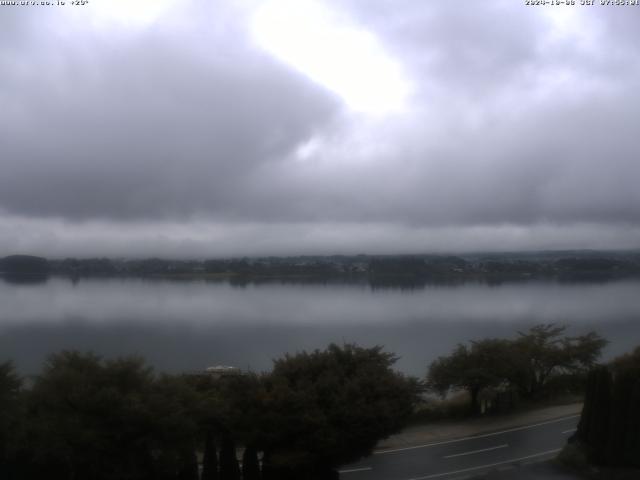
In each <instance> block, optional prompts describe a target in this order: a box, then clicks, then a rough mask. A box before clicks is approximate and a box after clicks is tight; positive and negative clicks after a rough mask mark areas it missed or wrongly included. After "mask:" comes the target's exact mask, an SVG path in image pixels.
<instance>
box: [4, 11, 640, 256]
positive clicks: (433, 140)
mask: <svg viewBox="0 0 640 480" xmlns="http://www.w3.org/2000/svg"><path fill="white" fill-rule="evenodd" d="M325 3H326V4H327V5H329V6H332V7H333V8H336V9H339V10H341V11H342V12H343V14H344V15H345V16H346V17H348V18H349V19H350V21H351V22H353V23H354V24H355V25H357V26H359V27H361V28H364V29H367V30H368V31H370V32H371V33H373V34H374V35H376V36H377V38H378V40H379V42H380V44H381V45H382V46H383V47H384V49H385V50H386V51H387V52H388V53H389V54H390V55H391V56H392V57H393V58H394V59H395V60H396V61H397V62H398V64H399V65H400V66H401V69H402V71H403V72H404V74H405V76H406V78H407V81H408V82H409V83H410V84H411V86H412V94H411V97H410V98H409V102H408V106H407V110H406V112H404V113H402V114H393V115H390V116H386V117H368V116H366V115H359V114H354V113H352V112H349V111H348V110H347V109H346V107H345V106H344V105H343V104H341V102H340V100H339V98H338V97H337V96H334V95H333V94H331V93H330V92H329V91H327V90H325V89H324V88H323V87H322V86H320V85H317V84H314V83H313V82H312V81H310V80H309V79H307V78H306V77H305V76H304V75H303V74H301V73H298V72H296V71H295V70H294V69H292V68H290V67H288V66H286V65H284V64H282V63H280V62H278V61H276V60H275V59H273V58H271V57H270V56H269V55H268V54H267V53H266V52H264V51H262V50H260V49H259V47H258V46H256V45H255V44H254V43H253V41H252V39H251V36H250V33H249V32H248V30H247V28H248V27H247V25H248V24H249V21H248V17H247V16H245V13H246V12H245V13H239V12H240V10H235V9H233V8H231V7H228V8H221V7H220V6H218V5H217V4H214V5H213V6H211V7H210V9H209V10H206V11H203V10H195V9H194V10H192V11H189V10H188V8H186V7H185V8H186V9H185V10H183V11H182V12H181V13H180V15H178V16H177V17H179V19H178V20H179V21H178V20H176V21H172V18H171V16H169V17H168V18H166V19H164V20H163V21H161V22H158V23H157V24H155V25H152V26H150V27H147V28H145V29H142V30H139V31H135V32H133V33H132V32H130V31H125V30H124V29H117V28H113V29H105V30H101V31H98V32H94V31H93V30H92V29H90V28H84V27H82V26H78V25H76V24H71V23H70V24H69V25H68V26H65V25H66V24H62V23H60V22H62V19H61V18H58V17H56V14H55V13H50V12H48V13H46V14H38V15H35V14H30V15H26V14H25V13H24V11H22V12H21V14H20V15H18V14H16V13H15V11H11V12H9V16H4V12H3V17H2V18H4V20H5V21H6V19H7V18H11V21H10V22H3V23H7V28H2V29H0V35H1V37H0V38H1V39H2V45H1V46H0V69H1V70H2V72H3V75H2V77H1V78H0V118H2V120H3V128H2V130H0V145H2V151H1V155H2V156H1V158H0V166H1V167H2V170H3V174H2V175H0V211H4V212H5V213H4V216H2V215H0V220H2V222H0V231H2V232H4V234H5V235H9V232H14V235H13V236H12V237H11V238H13V240H11V241H9V240H6V238H9V237H5V241H4V243H1V244H0V248H5V249H9V248H15V245H26V246H37V245H42V244H46V245H49V246H50V248H51V249H53V250H54V251H58V252H63V251H66V250H65V248H67V247H65V245H70V244H71V243H70V242H71V240H70V238H69V235H67V234H64V233H62V232H65V231H73V232H75V234H76V236H78V237H82V238H85V239H91V240H92V241H94V242H98V243H99V241H98V240H97V239H99V238H105V239H106V238H109V239H110V240H109V241H107V240H105V241H104V242H103V244H102V247H104V246H105V245H107V244H109V242H111V243H110V244H109V245H111V247H110V249H111V251H112V252H115V253H120V252H126V247H125V246H124V245H125V244H126V245H129V244H135V243H136V242H138V243H140V244H141V245H149V244H154V245H156V249H155V251H157V252H162V253H168V252H170V251H181V249H182V250H184V249H187V250H189V249H191V250H192V251H193V250H194V249H195V250H197V251H198V252H202V253H206V252H207V248H206V247H205V246H203V245H206V244H207V239H208V238H215V239H217V242H218V243H217V245H218V247H216V248H218V250H216V251H221V252H224V253H238V252H240V251H242V250H243V249H244V250H245V251H246V250H251V249H253V248H254V246H255V243H254V242H256V241H257V240H256V239H257V238H259V239H260V240H259V241H258V242H263V243H259V245H258V247H260V248H262V250H263V251H268V252H279V251H281V250H283V251H285V252H286V251H287V248H290V249H295V248H297V247H300V248H301V249H302V250H305V249H306V250H309V251H320V250H327V249H328V250H331V249H337V250H340V249H341V246H342V248H343V249H346V250H349V249H353V250H354V251H357V249H358V245H364V246H366V245H369V247H368V248H370V249H374V250H378V251H380V250H385V248H386V249H387V250H388V249H391V250H393V249H406V250H412V249H414V250H415V249H420V248H421V246H426V247H428V248H434V249H438V248H441V247H446V246H448V245H451V244H452V243H451V242H452V239H455V238H457V237H459V236H460V234H462V233H464V232H466V233H469V232H476V234H477V233H478V231H481V232H482V233H481V234H480V235H476V237H475V238H476V240H477V243H476V244H474V239H473V238H472V239H467V240H466V241H465V242H462V243H459V244H458V245H457V248H461V249H462V248H474V247H477V246H479V245H480V246H482V247H484V248H486V247H487V246H488V245H492V244H495V245H500V246H502V247H503V248H506V247H509V246H514V247H524V248H526V247H527V245H529V246H531V247H534V248H537V247H549V248H555V247H557V246H564V247H567V248H570V247H572V246H581V247H590V246H598V247H606V246H625V247H629V246H634V245H637V241H638V239H639V238H640V237H639V236H638V228H639V227H640V193H638V192H639V191H640V189H638V188H637V185H636V183H637V179H638V178H640V162H638V160H637V159H638V158H639V154H640V144H639V143H638V142H637V135H638V131H637V128H638V127H637V121H638V112H640V93H639V92H638V90H637V85H638V84H640V55H639V54H640V47H638V42H637V40H638V39H640V33H639V30H638V29H637V22H638V20H639V18H638V16H639V15H640V10H638V9H634V8H604V7H594V8H591V9H588V8H580V7H576V8H575V9H573V10H571V12H570V13H571V15H564V16H563V15H556V12H555V11H553V10H552V9H553V7H549V8H547V9H546V10H545V9H544V8H538V9H532V8H526V7H525V6H524V5H521V4H519V3H514V2H511V1H501V0H494V1H486V2H481V3H477V4H476V3H474V4H473V5H471V4H470V3H469V4H464V5H461V4H459V3H456V2H444V1H442V2H415V1H413V0H394V1H388V0H366V1H365V0H345V1H340V2H337V1H336V2H325ZM193 5H195V4H193ZM567 8H569V7H567ZM243 12H244V11H243ZM0 22H2V20H0ZM61 25H62V28H61ZM2 26H3V27H5V25H4V24H3V25H2ZM77 221H83V222H89V223H84V224H83V223H74V222H77ZM123 221H125V222H127V223H126V225H128V226H127V227H126V228H127V229H130V230H131V231H135V232H137V234H135V235H134V234H131V236H127V237H123V236H122V234H121V233H120V237H118V238H119V239H120V240H116V237H117V235H115V233H113V232H118V231H119V229H121V228H122V226H123V225H125V224H123V223H122V222H123ZM69 222H71V223H69ZM118 222H120V223H118ZM133 222H135V223H136V225H137V226H136V227H135V228H133V227H132V225H133ZM158 222H160V223H158ZM162 222H166V223H164V224H163V223H162ZM181 222H182V223H181ZM18 225H19V228H18V227H17V226H18ZM37 225H40V227H38V226H37ZM39 228H40V229H41V230H42V231H44V230H47V229H49V230H48V233H46V234H45V233H43V232H42V231H39V230H38V229H39ZM456 228H457V229H458V230H455V229H456ZM336 229H341V230H342V231H343V232H344V233H343V234H341V235H338V234H337V233H336V234H328V233H327V231H328V230H330V231H335V230H336ZM474 229H480V230H474ZM178 231H180V232H181V233H180V234H178V233H176V232H178ZM15 232H21V233H20V234H18V233H15ZM83 232H84V233H83ZM203 232H206V234H205V233H203ZM220 232H227V233H225V234H222V233H220ZM48 235H51V236H50V237H49V236H48ZM136 235H137V236H136ZM292 235H293V236H294V237H295V238H296V239H297V241H298V242H299V243H298V244H297V245H296V244H295V242H294V244H291V243H290V242H289V241H288V240H286V241H285V240H284V239H285V238H288V237H289V236H292ZM373 237H375V238H376V240H371V239H372V238H373ZM408 237H411V238H412V240H407V238H408ZM43 238H48V239H49V241H48V242H47V241H45V240H43ZM158 238H159V239H160V240H158ZM399 238H402V239H403V240H402V241H399V240H398V239H399ZM163 239H164V240H166V242H165V243H163ZM499 239H506V240H505V241H504V242H503V243H500V242H499V241H498V242H497V243H496V240H499ZM554 239H555V241H554ZM589 239H592V240H593V241H591V243H590V240H589ZM156 240H157V242H156ZM114 242H115V243H114ZM154 242H156V243H154ZM527 242H529V243H527ZM121 243H122V245H121ZM114 245H116V246H114ZM275 245H278V247H275ZM385 245H386V247H385ZM12 246H13V247H12ZM75 246H76V247H77V246H78V245H77V244H75ZM33 248H35V247H33ZM131 248H133V249H135V248H134V247H131ZM172 249H173V250H172ZM363 249H364V248H363ZM142 251H144V248H142Z"/></svg>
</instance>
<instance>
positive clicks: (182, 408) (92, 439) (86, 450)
mask: <svg viewBox="0 0 640 480" xmlns="http://www.w3.org/2000/svg"><path fill="white" fill-rule="evenodd" d="M193 395H194V393H193V391H192V390H191V389H190V388H189V387H188V386H187V385H186V384H185V383H184V382H183V381H182V379H180V378H178V377H170V376H163V377H159V378H157V377H155V376H154V375H153V373H152V371H151V369H150V368H149V367H148V366H147V365H145V363H144V361H143V360H142V359H140V358H136V357H130V358H121V359H116V360H113V361H105V360H103V359H101V358H100V357H98V356H96V355H93V354H90V353H79V352H62V353H60V354H57V355H53V356H51V357H50V358H49V360H48V361H47V363H46V364H45V367H44V369H43V372H42V373H41V375H39V376H38V377H36V379H35V381H34V385H33V388H32V389H31V391H30V392H29V394H28V409H29V411H28V419H29V422H28V427H27V428H28V431H29V439H30V441H29V444H28V445H26V448H25V451H26V452H27V453H28V454H29V455H30V457H29V462H28V466H27V467H25V472H24V473H23V477H22V478H38V477H42V478H45V477H46V478H52V479H58V478H60V479H65V480H66V479H69V478H91V479H94V480H102V479H104V480H107V479H109V480H110V479H114V478H123V479H124V478H126V479H131V480H134V479H139V480H146V479H149V478H157V479H165V478H167V479H169V478H171V479H173V480H175V478H176V475H177V474H178V473H180V475H181V478H194V477H193V472H194V468H193V466H194V457H193V452H194V449H193V445H194V441H195V438H196V437H195V433H196V428H195V422H194V420H193V419H192V416H191V411H192V410H193V405H194V401H193ZM189 474H190V476H189V477H188V475H189Z"/></svg>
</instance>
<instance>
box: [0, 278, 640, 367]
mask: <svg viewBox="0 0 640 480" xmlns="http://www.w3.org/2000/svg"><path fill="white" fill-rule="evenodd" d="M540 322H561V323H565V324H568V325H570V326H571V329H570V333H572V334H578V333H581V332H585V331H588V330H591V329H594V330H596V331H598V332H599V333H601V334H602V335H603V336H605V337H606V338H608V339H609V340H610V341H611V344H610V345H609V347H607V351H606V356H607V357H611V356H613V355H617V354H619V353H622V352H624V351H627V350H630V349H631V348H632V347H634V346H636V345H640V281H638V280H633V281H629V280H627V281H613V282H606V283H580V284H567V283H553V282H526V283H504V284H501V285H497V286H495V285H494V286H491V285H487V284H481V283H467V284H463V285H457V286H427V287H425V288H419V289H413V290H400V289H372V288H371V287H369V286H366V285H331V284H329V285H322V284H312V285H309V284H300V285H296V284H278V283H271V284H258V285H256V284H250V285H247V286H234V285H231V284H229V283H226V282H217V283H210V282H204V281H190V282H186V281H184V282H176V281H160V280H144V279H88V280H80V281H77V282H72V281H70V280H68V279H63V278H51V279H49V280H47V281H45V282H42V283H37V284H16V283H10V282H7V281H4V280H2V279H0V361H2V360H3V359H6V358H11V359H13V360H14V362H15V363H16V365H17V366H18V368H19V369H20V370H21V371H22V372H23V373H34V372H37V371H38V370H39V368H40V365H41V363H42V361H43V359H44V358H45V357H46V355H47V354H48V353H51V352H55V351H58V350H61V349H65V348H66V349H80V350H93V351H95V352H98V353H100V354H103V355H105V356H113V355H121V354H133V353H135V354H140V355H143V356H145V357H146V358H147V359H148V360H149V362H151V363H152V364H153V365H154V366H156V367H157V368H158V369H159V370H168V371H182V370H194V369H201V368H204V367H206V366H209V365H216V364H225V365H235V366H239V367H241V368H251V369H253V370H257V371H261V370H267V369H269V368H270V366H271V360H272V359H273V358H276V357H278V356H280V355H282V354H283V353H285V352H295V351H298V350H303V349H306V350H308V349H313V348H322V347H324V346H326V345H327V344H328V343H329V342H356V343H358V344H360V345H363V346H372V345H377V344H380V345H384V346H385V347H386V349H387V350H390V351H393V352H396V353H397V354H398V355H400V356H401V359H400V360H399V362H398V363H397V367H398V368H399V369H400V370H402V371H404V372H407V373H410V374H415V375H423V374H424V372H425V370H426V367H427V365H428V363H429V362H430V361H431V360H433V359H434V358H435V357H437V356H438V355H442V354H446V353H448V352H449V351H450V350H451V349H452V348H453V346H454V345H455V344H456V343H457V342H463V341H467V340H471V339H475V338H482V337H487V336H512V335H513V334H514V333H515V332H516V331H517V330H519V329H520V330H521V329H524V328H527V327H528V326H530V325H533V324H535V323H540Z"/></svg>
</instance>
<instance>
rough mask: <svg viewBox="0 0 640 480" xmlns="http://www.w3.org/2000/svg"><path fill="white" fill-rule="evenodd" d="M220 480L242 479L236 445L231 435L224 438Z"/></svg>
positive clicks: (221, 452) (221, 449) (221, 451)
mask: <svg viewBox="0 0 640 480" xmlns="http://www.w3.org/2000/svg"><path fill="white" fill-rule="evenodd" d="M220 480H240V467H239V466H238V459H237V457H236V445H235V442H234V441H233V439H232V438H231V437H230V436H225V437H224V438H223V439H222V447H221V448H220Z"/></svg>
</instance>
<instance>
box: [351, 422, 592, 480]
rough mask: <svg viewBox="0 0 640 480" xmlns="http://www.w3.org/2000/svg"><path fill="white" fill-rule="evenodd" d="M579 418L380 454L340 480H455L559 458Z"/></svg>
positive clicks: (373, 456)
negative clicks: (557, 456)
mask: <svg viewBox="0 0 640 480" xmlns="http://www.w3.org/2000/svg"><path fill="white" fill-rule="evenodd" d="M579 418H580V416H579V415H572V416H569V417H563V418H559V419H555V420H549V421H546V422H541V423H538V424H535V425H528V426H523V427H517V428H510V429H508V430H503V431H500V432H494V433H486V434H482V435H476V436H473V437H468V438H460V439H456V440H447V441H441V442H435V443H430V444H426V445H417V446H413V447H404V448H397V449H392V450H384V451H378V452H376V453H374V454H373V455H372V456H370V457H368V458H366V459H364V460H362V461H360V462H358V463H355V464H352V465H348V466H345V467H343V468H342V469H341V471H340V478H341V480H429V479H438V480H454V479H459V478H464V477H469V476H475V475H479V474H483V473H486V472H488V471H492V470H501V469H507V468H512V467H513V465H522V464H526V463H530V462H535V461H541V460H546V459H550V458H552V457H554V456H555V455H556V454H557V453H558V451H559V450H560V449H561V448H562V447H563V446H564V445H565V443H566V442H567V438H568V437H569V436H570V435H571V434H572V433H573V432H574V431H575V428H576V425H577V423H578V419H579Z"/></svg>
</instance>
